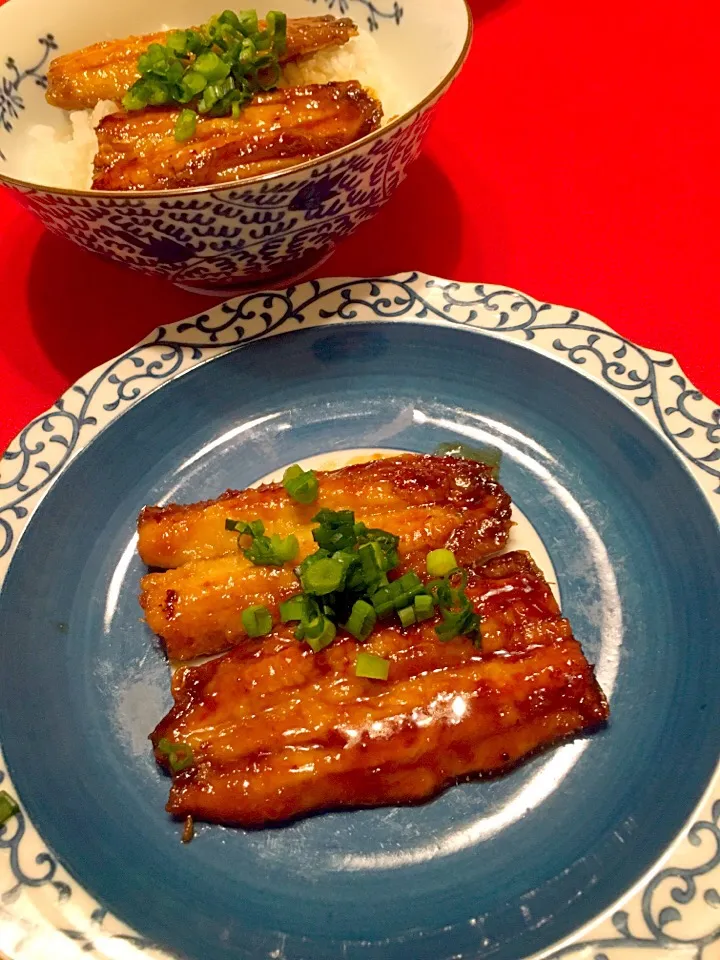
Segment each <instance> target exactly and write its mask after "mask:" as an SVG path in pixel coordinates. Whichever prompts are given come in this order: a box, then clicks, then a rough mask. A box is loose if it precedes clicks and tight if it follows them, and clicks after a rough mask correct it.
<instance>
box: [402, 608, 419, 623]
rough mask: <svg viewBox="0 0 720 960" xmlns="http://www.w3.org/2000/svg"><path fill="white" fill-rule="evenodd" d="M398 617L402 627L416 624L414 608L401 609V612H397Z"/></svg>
mask: <svg viewBox="0 0 720 960" xmlns="http://www.w3.org/2000/svg"><path fill="white" fill-rule="evenodd" d="M398 616H399V617H400V623H401V624H402V625H403V627H411V626H412V625H413V624H414V623H416V622H417V618H416V616H415V608H414V607H403V608H402V610H398Z"/></svg>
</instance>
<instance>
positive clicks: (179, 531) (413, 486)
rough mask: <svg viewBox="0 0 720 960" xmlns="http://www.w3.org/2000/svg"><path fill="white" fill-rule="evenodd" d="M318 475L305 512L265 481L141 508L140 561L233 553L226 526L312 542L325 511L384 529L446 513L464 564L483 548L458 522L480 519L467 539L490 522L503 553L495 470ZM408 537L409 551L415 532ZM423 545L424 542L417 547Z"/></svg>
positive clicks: (413, 456)
mask: <svg viewBox="0 0 720 960" xmlns="http://www.w3.org/2000/svg"><path fill="white" fill-rule="evenodd" d="M315 476H316V477H317V481H318V497H317V500H316V501H315V502H314V503H311V504H308V505H306V506H305V505H303V504H300V503H297V502H296V501H295V500H293V499H292V497H290V495H289V494H288V492H287V491H286V490H285V488H284V487H283V485H282V483H266V484H262V486H259V487H250V488H248V489H246V490H227V491H225V493H223V494H222V495H221V496H219V497H218V498H217V499H215V500H205V501H201V502H199V503H191V504H178V503H169V504H165V505H164V506H147V507H144V509H143V510H142V511H141V513H140V516H139V518H138V552H139V554H140V557H141V559H142V561H143V563H145V564H147V566H149V567H157V568H160V569H169V568H171V567H179V566H181V565H182V564H184V563H187V562H188V561H191V560H207V559H210V558H211V557H219V556H225V555H226V554H231V553H235V552H237V535H236V534H235V533H233V532H232V531H228V530H226V529H225V521H226V520H247V521H249V520H256V519H260V520H262V521H263V522H264V523H265V527H266V528H267V530H269V531H270V532H272V533H279V534H280V535H281V536H283V537H286V536H287V535H288V534H290V533H294V534H296V535H297V536H302V535H303V533H302V531H303V530H304V531H306V533H305V536H306V538H309V539H308V541H307V542H312V537H311V530H312V527H313V523H312V518H313V517H314V516H315V514H316V513H317V512H318V510H320V509H322V508H327V509H329V510H353V511H354V512H355V516H356V518H357V519H358V520H363V521H364V522H366V523H367V524H368V526H373V527H380V528H382V529H384V528H383V517H384V515H385V514H387V513H388V512H390V511H393V510H398V511H405V510H407V509H408V508H410V507H413V508H416V509H418V510H421V509H423V508H427V507H446V508H448V509H449V510H453V511H455V514H456V515H457V518H458V520H457V521H456V522H455V523H454V528H457V529H458V533H457V535H456V538H455V541H456V542H454V546H453V549H457V550H458V551H459V555H458V557H457V559H458V561H459V562H460V563H461V564H463V565H467V564H468V563H469V562H471V559H472V558H473V557H474V558H475V559H477V555H476V551H477V550H478V546H479V545H478V544H477V543H476V542H472V543H468V544H464V541H465V539H466V537H465V535H464V534H463V532H462V525H461V524H460V523H459V518H460V517H461V516H463V517H464V518H465V519H468V520H470V519H474V520H475V521H477V523H475V524H474V525H472V526H471V527H470V528H469V530H468V533H467V539H468V540H470V539H471V538H472V539H473V541H474V539H475V538H476V535H477V533H478V529H477V525H478V523H481V522H482V521H486V523H485V525H484V526H483V527H482V530H481V531H480V533H481V535H482V539H483V543H487V549H486V550H485V554H484V555H489V554H491V553H497V552H499V551H500V549H501V548H502V547H503V546H504V545H505V542H506V540H507V535H508V532H509V525H510V520H511V516H510V506H511V504H510V497H509V496H508V494H507V493H506V491H505V490H504V489H503V487H502V486H501V484H500V483H499V482H498V481H497V480H495V479H494V478H493V475H492V470H491V469H490V468H489V467H487V466H486V465H485V464H482V463H477V462H476V461H474V460H465V459H462V458H459V457H451V456H432V455H430V454H419V453H407V454H401V455H399V456H392V457H384V458H382V459H379V460H370V461H368V462H364V463H356V464H352V465H351V466H347V467H342V468H340V469H338V470H316V471H315ZM388 529H389V528H388ZM391 532H392V533H398V534H400V533H401V531H398V530H391ZM407 536H408V544H409V545H411V544H412V542H413V538H412V535H411V528H409V529H408V534H407ZM422 546H423V541H422V538H420V542H419V544H418V547H419V548H422ZM480 555H481V556H482V555H483V554H480Z"/></svg>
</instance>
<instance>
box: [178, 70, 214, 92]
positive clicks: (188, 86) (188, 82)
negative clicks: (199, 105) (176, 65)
mask: <svg viewBox="0 0 720 960" xmlns="http://www.w3.org/2000/svg"><path fill="white" fill-rule="evenodd" d="M207 83H208V82H207V78H206V77H204V76H203V75H202V74H201V73H198V72H197V70H188V71H187V73H186V74H185V76H184V77H183V78H182V85H183V89H184V90H185V91H186V92H187V93H188V94H189V95H190V96H191V97H195V96H197V94H198V93H202V92H203V90H204V89H205V87H206V86H207Z"/></svg>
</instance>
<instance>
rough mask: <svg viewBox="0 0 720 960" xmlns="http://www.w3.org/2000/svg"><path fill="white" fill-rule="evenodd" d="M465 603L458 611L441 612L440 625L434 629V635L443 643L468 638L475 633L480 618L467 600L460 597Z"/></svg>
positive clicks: (464, 597)
mask: <svg viewBox="0 0 720 960" xmlns="http://www.w3.org/2000/svg"><path fill="white" fill-rule="evenodd" d="M462 597H463V599H464V601H465V603H464V604H463V606H462V607H461V608H460V609H459V610H443V611H442V623H439V624H438V625H437V627H435V633H436V634H437V635H438V638H439V639H440V640H442V641H443V642H447V641H448V640H453V639H454V638H455V637H460V636H470V635H472V634H475V633H476V632H477V629H478V626H479V625H480V618H479V617H478V615H477V614H476V613H475V611H474V610H473V608H472V605H471V604H470V601H469V600H468V598H467V597H466V596H465V595H464V594H463V595H462Z"/></svg>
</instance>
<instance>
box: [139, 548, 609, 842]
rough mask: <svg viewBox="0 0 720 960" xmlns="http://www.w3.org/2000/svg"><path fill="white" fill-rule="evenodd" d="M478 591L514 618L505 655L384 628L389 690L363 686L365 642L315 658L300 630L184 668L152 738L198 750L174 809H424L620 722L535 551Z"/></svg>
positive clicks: (213, 813)
mask: <svg viewBox="0 0 720 960" xmlns="http://www.w3.org/2000/svg"><path fill="white" fill-rule="evenodd" d="M506 588H511V589H509V590H508V589H506ZM467 594H468V596H469V598H470V600H471V602H472V603H473V605H474V606H475V608H476V610H477V611H478V613H480V614H481V615H483V616H484V617H487V618H488V620H489V621H497V618H498V615H499V613H500V614H503V615H505V623H506V626H507V625H508V623H509V622H510V619H512V618H508V617H507V615H508V614H509V613H510V612H511V608H513V607H514V608H515V612H516V614H517V617H516V620H515V625H514V627H513V628H512V629H509V631H508V633H507V636H506V640H505V643H504V645H503V646H502V647H497V646H496V645H495V644H494V643H493V642H491V643H489V644H488V645H487V647H486V643H485V637H484V636H483V638H482V645H481V648H480V649H478V648H477V647H475V646H474V645H473V643H472V642H471V641H470V640H468V639H466V638H456V639H455V640H452V641H450V642H448V643H441V642H440V641H439V640H438V639H437V636H436V635H435V632H434V622H433V621H427V622H426V623H423V624H417V625H415V626H412V627H410V628H409V629H407V630H401V629H400V628H399V627H396V626H387V625H382V626H381V627H380V628H379V629H377V630H376V631H375V633H374V634H373V635H372V636H371V638H370V639H369V640H368V641H367V642H366V643H365V644H363V646H362V649H363V650H365V651H367V652H370V653H374V654H376V655H378V656H381V657H384V658H386V659H389V660H390V675H389V678H388V680H387V681H385V682H383V681H374V680H369V679H365V678H360V677H356V676H355V669H354V665H355V659H356V655H357V651H358V649H359V646H358V644H357V643H356V641H354V640H352V639H351V638H349V637H347V636H344V637H343V635H342V631H341V632H340V633H339V635H338V639H336V641H335V642H334V643H333V644H332V645H331V646H330V647H327V648H326V649H325V650H323V651H322V652H320V653H318V654H313V653H312V651H311V650H310V649H309V647H308V646H307V645H306V644H303V643H299V642H298V641H296V640H294V639H293V636H292V631H291V630H290V629H289V628H288V627H279V628H277V629H276V631H275V633H274V634H273V635H272V636H270V637H268V638H265V639H263V640H257V641H251V642H248V643H247V644H245V645H243V646H242V647H237V648H235V649H234V650H232V651H230V652H229V653H227V654H225V655H224V656H222V657H220V658H218V659H216V660H213V661H210V662H208V663H205V664H203V665H202V666H200V667H186V668H184V669H182V670H180V671H178V672H177V673H176V675H175V677H174V680H173V698H174V701H175V703H174V706H173V708H172V709H171V711H170V712H169V714H168V715H167V716H166V717H165V718H163V720H161V721H160V723H159V724H158V726H157V727H156V729H155V730H154V731H153V733H152V734H151V740H152V743H153V746H154V747H155V748H156V749H155V756H156V759H157V761H158V762H159V763H160V764H163V765H167V757H166V756H164V755H163V754H162V753H161V752H160V751H158V750H157V746H158V743H159V741H160V740H161V739H162V738H166V739H168V740H169V741H171V742H174V743H185V744H189V745H190V746H191V747H192V749H193V753H194V764H193V766H192V767H190V768H189V769H186V770H184V771H181V772H179V773H176V774H174V775H173V782H172V786H171V789H170V797H169V801H168V804H167V810H168V811H169V812H170V813H172V814H174V815H176V816H178V817H185V816H188V815H191V816H193V817H194V818H196V819H198V820H206V821H210V822H218V823H233V824H239V825H242V826H245V827H262V826H264V825H266V824H270V823H277V822H280V821H283V820H288V819H293V818H296V817H299V816H304V815H306V814H309V813H313V812H317V811H319V810H326V809H337V808H340V807H359V806H382V805H388V804H403V803H417V802H421V801H423V800H426V799H428V798H429V797H432V796H434V795H435V794H437V793H439V792H440V791H441V790H443V789H444V788H446V787H447V786H449V785H451V784H452V783H455V782H457V781H458V780H464V779H467V778H469V777H472V776H477V775H481V774H484V775H491V774H497V773H501V772H503V771H505V770H507V769H509V768H510V767H512V766H513V765H514V764H516V763H518V762H519V761H521V760H522V759H523V758H524V757H526V756H527V755H528V754H530V753H532V752H534V751H536V750H538V749H540V748H543V747H547V746H549V745H551V744H553V743H555V742H556V741H558V740H560V739H563V738H567V737H569V736H573V735H576V734H579V733H581V732H584V731H589V730H592V729H594V728H596V727H598V726H599V725H601V724H602V723H604V722H605V721H606V720H607V718H608V705H607V701H606V699H605V697H604V695H603V693H602V691H601V689H600V687H599V686H598V684H597V681H596V679H595V676H594V672H593V669H592V667H591V666H590V664H588V662H587V660H586V659H585V657H584V655H583V653H582V650H581V648H580V645H579V643H578V642H577V640H576V639H575V638H574V637H573V635H572V631H571V629H570V626H569V624H568V622H567V621H566V620H564V619H563V618H562V617H560V616H559V613H558V609H557V604H556V602H555V600H554V598H553V597H552V593H551V592H550V590H549V588H548V587H547V584H546V583H545V581H544V578H543V577H542V575H541V574H540V573H539V571H538V570H537V568H536V567H535V565H534V564H533V562H532V560H531V559H530V558H529V556H528V555H527V554H524V553H521V552H516V553H510V554H506V555H504V556H502V557H500V558H497V559H494V560H490V561H488V562H487V563H486V564H484V565H483V566H481V567H479V568H478V569H477V570H476V571H475V572H473V573H471V574H470V578H469V582H468V585H467ZM511 594H512V595H513V597H512V598H510V597H511ZM509 598H510V599H509ZM540 627H542V629H540Z"/></svg>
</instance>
